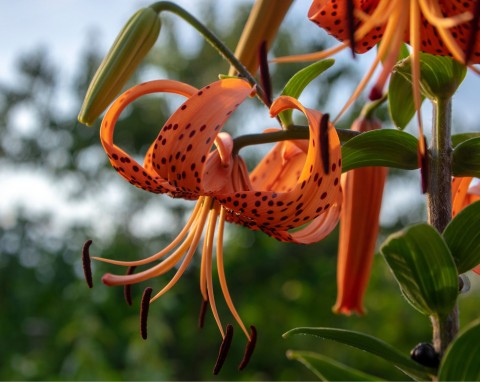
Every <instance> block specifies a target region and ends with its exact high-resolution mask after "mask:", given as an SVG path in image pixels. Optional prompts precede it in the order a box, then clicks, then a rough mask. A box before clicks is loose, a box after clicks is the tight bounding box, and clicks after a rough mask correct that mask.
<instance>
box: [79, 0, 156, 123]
mask: <svg viewBox="0 0 480 382" xmlns="http://www.w3.org/2000/svg"><path fill="white" fill-rule="evenodd" d="M159 33H160V19H159V17H158V14H157V12H155V11H154V10H153V9H152V8H150V7H147V8H142V9H140V10H139V11H137V12H136V13H135V14H134V15H133V16H132V17H131V18H130V20H128V22H127V24H126V25H125V26H124V27H123V29H122V31H121V32H120V33H119V35H118V36H117V38H116V40H115V42H114V43H113V46H112V47H111V48H110V51H109V52H108V54H107V56H106V57H105V58H104V59H103V61H102V63H101V64H100V67H99V68H98V69H97V72H96V73H95V76H94V77H93V80H92V82H91V83H90V86H89V87H88V90H87V95H86V96H85V100H84V101H83V105H82V109H81V110H80V113H79V114H78V120H79V121H80V122H81V123H83V124H85V125H88V126H90V125H92V124H93V123H94V122H95V120H96V119H97V118H98V116H99V115H100V114H101V113H102V112H103V111H104V110H105V109H106V108H107V107H108V105H109V104H110V103H111V102H112V101H113V100H114V98H115V97H116V96H117V94H118V93H119V92H120V91H121V90H122V88H123V86H124V85H125V83H126V82H127V81H128V79H129V78H130V76H131V75H132V73H133V71H134V70H135V69H136V68H137V66H138V65H139V63H140V61H141V60H142V59H143V58H144V57H145V56H146V54H147V53H148V52H149V51H150V49H151V48H152V46H153V44H154V43H155V41H156V40H157V37H158V35H159Z"/></svg>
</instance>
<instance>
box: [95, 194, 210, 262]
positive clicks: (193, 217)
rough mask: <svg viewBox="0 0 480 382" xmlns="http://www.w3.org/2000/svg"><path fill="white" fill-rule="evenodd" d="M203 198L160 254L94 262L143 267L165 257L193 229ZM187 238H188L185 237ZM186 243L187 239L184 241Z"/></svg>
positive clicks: (98, 258) (199, 199) (96, 258)
mask: <svg viewBox="0 0 480 382" xmlns="http://www.w3.org/2000/svg"><path fill="white" fill-rule="evenodd" d="M203 201H204V197H203V196H202V197H200V198H198V201H197V203H196V204H195V208H194V209H193V211H192V214H191V215H190V218H189V219H188V221H187V223H186V224H185V227H183V229H182V230H181V231H180V233H179V234H178V235H177V237H176V238H175V239H174V240H173V241H172V242H171V243H170V244H168V245H167V246H166V247H165V248H164V249H162V250H161V251H160V252H158V253H156V254H155V255H153V256H150V257H147V258H145V259H141V260H135V261H119V260H112V259H104V258H101V257H93V259H94V260H98V261H102V262H104V263H109V264H114V265H121V266H133V265H135V266H138V265H145V264H148V263H151V262H153V261H155V260H158V259H160V258H162V257H164V256H166V255H167V254H168V253H169V252H170V251H171V250H172V249H174V248H175V247H176V246H177V245H178V244H180V243H182V240H183V239H184V238H185V236H187V234H188V233H189V231H190V228H192V226H193V227H195V224H194V223H195V222H196V221H197V218H198V215H199V211H200V208H201V207H202V205H203ZM187 237H188V236H187ZM186 241H188V238H187V239H186Z"/></svg>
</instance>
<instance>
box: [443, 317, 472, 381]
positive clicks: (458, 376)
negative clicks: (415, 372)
mask: <svg viewBox="0 0 480 382" xmlns="http://www.w3.org/2000/svg"><path fill="white" fill-rule="evenodd" d="M479 343H480V320H475V321H473V322H472V323H470V325H468V326H467V327H466V328H464V329H463V330H462V331H461V332H460V333H459V334H458V336H457V338H456V339H455V340H454V341H453V342H452V343H451V344H450V346H449V347H448V349H447V351H446V352H445V355H444V356H443V360H442V363H441V364H440V370H439V373H438V380H439V381H480V362H479V360H480V346H478V344H479Z"/></svg>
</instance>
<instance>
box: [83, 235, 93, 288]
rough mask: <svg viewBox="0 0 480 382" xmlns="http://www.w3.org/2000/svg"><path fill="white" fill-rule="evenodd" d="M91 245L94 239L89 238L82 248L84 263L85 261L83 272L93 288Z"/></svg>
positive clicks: (88, 283) (89, 285)
mask: <svg viewBox="0 0 480 382" xmlns="http://www.w3.org/2000/svg"><path fill="white" fill-rule="evenodd" d="M90 245H92V240H87V241H86V242H85V244H83V248H82V263H83V274H84V275H85V280H86V281H87V285H88V287H89V288H93V280H92V267H91V262H90Z"/></svg>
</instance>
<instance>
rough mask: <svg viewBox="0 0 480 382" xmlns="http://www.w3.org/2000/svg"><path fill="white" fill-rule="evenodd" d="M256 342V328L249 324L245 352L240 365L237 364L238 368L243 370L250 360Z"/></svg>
mask: <svg viewBox="0 0 480 382" xmlns="http://www.w3.org/2000/svg"><path fill="white" fill-rule="evenodd" d="M256 343H257V329H256V328H255V326H253V325H251V326H250V340H249V341H248V342H247V346H246V347H245V354H244V355H243V359H242V362H240V366H238V370H243V369H245V367H246V366H247V365H248V362H249V361H250V357H251V356H252V354H253V351H254V350H255V344H256Z"/></svg>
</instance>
